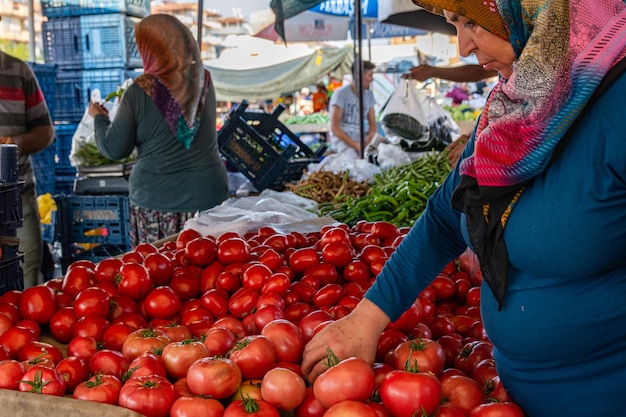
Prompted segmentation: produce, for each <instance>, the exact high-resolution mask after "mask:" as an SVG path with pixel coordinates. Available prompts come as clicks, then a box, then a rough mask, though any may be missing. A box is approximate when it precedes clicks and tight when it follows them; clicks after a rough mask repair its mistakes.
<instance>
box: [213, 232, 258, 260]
mask: <svg viewBox="0 0 626 417" xmlns="http://www.w3.org/2000/svg"><path fill="white" fill-rule="evenodd" d="M217 259H218V260H219V261H220V262H221V263H223V264H230V263H233V262H246V261H248V260H249V259H250V245H249V244H248V242H246V241H245V240H243V239H242V238H239V237H233V238H228V239H225V240H223V241H220V242H219V244H218V246H217Z"/></svg>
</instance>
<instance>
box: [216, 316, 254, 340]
mask: <svg viewBox="0 0 626 417" xmlns="http://www.w3.org/2000/svg"><path fill="white" fill-rule="evenodd" d="M211 327H223V328H225V329H228V330H230V331H231V332H232V334H234V335H235V337H236V338H237V340H239V339H240V338H242V337H244V336H245V334H246V329H245V328H244V327H243V324H241V320H239V319H238V318H236V317H234V316H230V315H227V316H222V317H220V318H219V319H217V320H215V323H213V326H211Z"/></svg>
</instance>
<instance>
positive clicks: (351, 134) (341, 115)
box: [329, 61, 377, 156]
mask: <svg viewBox="0 0 626 417" xmlns="http://www.w3.org/2000/svg"><path fill="white" fill-rule="evenodd" d="M374 68H375V65H374V64H373V63H371V62H369V61H364V62H363V117H364V120H365V121H366V123H364V128H365V147H367V145H368V144H369V143H370V142H371V141H372V139H373V138H374V135H376V131H377V126H376V115H375V113H374V104H375V100H374V93H373V92H372V90H370V86H371V84H372V81H373V80H374ZM352 75H353V77H352V82H351V83H350V84H348V85H344V86H343V87H341V88H339V89H337V90H335V91H334V92H333V95H332V97H331V99H330V104H329V107H330V144H331V149H332V150H334V151H335V152H337V153H342V152H351V153H355V154H356V155H357V156H360V154H361V136H360V131H359V93H358V90H357V88H358V83H357V81H358V80H357V75H358V74H357V67H356V65H355V64H353V65H352Z"/></svg>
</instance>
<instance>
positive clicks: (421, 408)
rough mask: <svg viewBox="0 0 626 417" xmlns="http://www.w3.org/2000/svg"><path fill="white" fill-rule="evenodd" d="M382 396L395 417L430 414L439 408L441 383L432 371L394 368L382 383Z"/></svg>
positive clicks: (385, 404)
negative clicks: (411, 370) (417, 371)
mask: <svg viewBox="0 0 626 417" xmlns="http://www.w3.org/2000/svg"><path fill="white" fill-rule="evenodd" d="M380 398H381V400H382V403H383V405H384V406H385V409H386V410H387V411H389V413H391V415H393V416H394V417H412V416H416V415H422V413H424V414H426V415H430V414H432V413H434V412H435V411H436V410H437V409H438V408H439V403H440V401H441V384H440V383H439V380H437V377H435V376H434V375H433V374H430V373H424V372H419V373H414V372H409V371H401V370H394V371H391V372H389V373H388V374H387V375H386V376H385V378H384V379H383V382H382V383H381V384H380Z"/></svg>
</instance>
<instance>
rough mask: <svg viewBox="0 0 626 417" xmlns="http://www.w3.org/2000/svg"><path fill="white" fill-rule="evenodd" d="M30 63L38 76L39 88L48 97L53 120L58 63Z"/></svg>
mask: <svg viewBox="0 0 626 417" xmlns="http://www.w3.org/2000/svg"><path fill="white" fill-rule="evenodd" d="M28 65H30V67H31V69H32V70H33V73H34V74H35V77H37V82H38V83H39V88H41V91H42V92H43V96H44V98H45V99H46V104H47V105H48V111H49V112H50V116H51V117H52V120H54V116H55V108H54V96H55V93H56V79H57V72H58V69H57V66H56V64H39V63H36V62H29V63H28Z"/></svg>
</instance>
